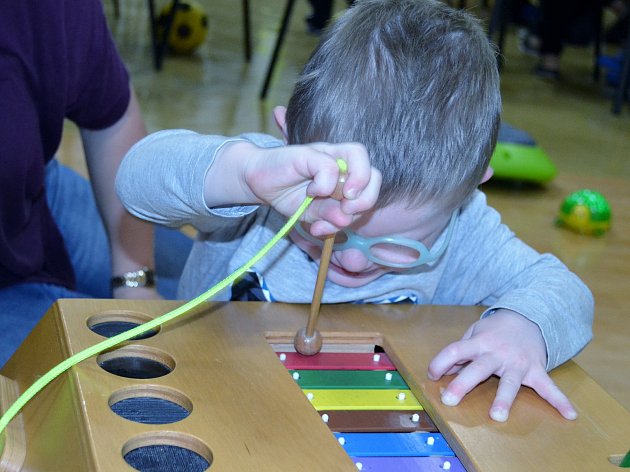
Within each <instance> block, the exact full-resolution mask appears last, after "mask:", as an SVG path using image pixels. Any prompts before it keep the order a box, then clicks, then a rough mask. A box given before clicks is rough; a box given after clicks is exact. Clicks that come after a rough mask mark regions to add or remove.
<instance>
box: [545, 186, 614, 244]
mask: <svg viewBox="0 0 630 472" xmlns="http://www.w3.org/2000/svg"><path fill="white" fill-rule="evenodd" d="M610 217H611V212H610V205H609V204H608V201H607V200H606V198H605V197H604V196H603V195H602V194H601V193H599V192H596V191H594V190H589V189H582V190H578V191H576V192H573V193H572V194H570V195H569V196H568V197H567V198H565V199H564V201H563V202H562V205H561V206H560V214H559V215H558V218H557V220H556V222H557V224H559V225H561V226H565V227H567V228H569V229H571V230H573V231H575V232H577V233H580V234H586V235H591V236H601V235H602V234H604V233H605V232H606V231H608V229H609V228H610Z"/></svg>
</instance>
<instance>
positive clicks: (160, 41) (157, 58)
mask: <svg viewBox="0 0 630 472" xmlns="http://www.w3.org/2000/svg"><path fill="white" fill-rule="evenodd" d="M147 1H148V4H149V26H150V28H151V45H152V47H153V65H154V67H155V70H156V71H160V70H162V62H163V59H164V53H165V52H166V43H167V42H168V36H169V33H170V32H171V26H172V25H173V18H175V12H177V9H178V8H179V2H180V0H172V1H171V10H170V13H169V15H168V16H167V17H166V22H165V24H164V31H163V34H162V38H158V32H157V24H156V21H157V17H156V16H155V2H154V0H147Z"/></svg>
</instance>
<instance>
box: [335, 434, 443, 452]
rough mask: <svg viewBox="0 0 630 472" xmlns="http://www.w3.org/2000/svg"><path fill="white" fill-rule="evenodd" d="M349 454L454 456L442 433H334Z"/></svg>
mask: <svg viewBox="0 0 630 472" xmlns="http://www.w3.org/2000/svg"><path fill="white" fill-rule="evenodd" d="M333 434H334V435H335V437H336V438H337V440H338V441H339V444H341V445H342V446H343V448H344V449H345V451H346V453H347V454H348V455H349V456H363V457H388V456H397V457H410V456H416V457H418V456H454V455H455V453H454V452H453V450H452V449H451V448H450V447H449V445H448V444H447V443H446V441H445V440H444V437H443V436H442V435H441V434H440V433H426V432H414V433H333Z"/></svg>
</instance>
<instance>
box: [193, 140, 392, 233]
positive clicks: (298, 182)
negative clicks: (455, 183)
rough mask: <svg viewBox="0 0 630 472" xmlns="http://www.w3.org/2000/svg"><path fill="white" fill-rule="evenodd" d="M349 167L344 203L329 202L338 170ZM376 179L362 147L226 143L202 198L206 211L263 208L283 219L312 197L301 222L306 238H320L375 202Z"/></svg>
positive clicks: (377, 184)
mask: <svg viewBox="0 0 630 472" xmlns="http://www.w3.org/2000/svg"><path fill="white" fill-rule="evenodd" d="M337 159H343V160H344V161H346V163H347V165H348V172H347V177H346V182H345V184H344V185H343V199H341V200H340V201H338V200H335V199H333V198H332V197H331V195H332V194H333V193H334V191H335V188H336V186H337V182H338V179H339V176H340V169H339V166H338V165H337ZM380 186H381V174H380V172H379V171H378V170H376V169H374V168H373V167H372V166H371V165H370V161H369V158H368V154H367V151H366V149H365V147H364V146H363V145H361V144H357V143H342V144H328V143H314V144H308V145H290V146H282V147H274V148H260V147H257V146H255V145H253V144H251V143H249V142H244V141H236V142H233V143H229V144H227V145H226V146H225V147H224V148H223V149H221V151H220V152H219V153H218V154H217V156H216V159H215V162H214V163H213V165H212V166H211V168H210V169H209V171H208V175H207V176H206V188H205V193H204V196H205V199H206V203H207V204H208V206H209V207H213V206H220V205H234V204H265V205H270V206H272V207H273V208H275V209H276V210H277V211H278V212H280V213H282V214H283V215H286V216H290V215H292V214H293V213H294V212H295V211H296V210H297V208H298V207H299V206H300V204H301V203H302V202H303V201H304V198H305V197H306V196H307V195H309V196H313V197H318V198H315V200H314V201H313V203H311V205H310V206H309V208H308V210H307V211H306V213H305V215H304V216H303V219H304V221H307V222H309V223H312V225H311V233H312V234H313V235H314V236H322V235H325V234H330V233H333V232H335V231H337V230H339V229H340V228H343V227H345V226H348V225H349V224H350V223H352V221H353V217H354V215H356V214H358V213H361V212H364V211H366V210H369V209H370V208H372V206H374V204H375V203H376V199H377V197H378V193H379V190H380Z"/></svg>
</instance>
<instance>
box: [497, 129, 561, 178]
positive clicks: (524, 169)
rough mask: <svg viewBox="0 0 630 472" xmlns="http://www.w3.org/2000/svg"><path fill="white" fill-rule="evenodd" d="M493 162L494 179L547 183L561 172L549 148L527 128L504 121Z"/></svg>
mask: <svg viewBox="0 0 630 472" xmlns="http://www.w3.org/2000/svg"><path fill="white" fill-rule="evenodd" d="M490 165H491V166H492V169H493V170H494V176H493V179H500V180H514V181H518V182H524V183H534V184H545V183H547V182H550V181H551V180H553V179H554V178H555V176H556V174H557V173H558V171H557V169H556V166H555V165H554V163H553V162H551V159H549V156H547V154H546V153H545V151H544V150H543V149H542V148H541V147H540V146H538V145H537V144H536V141H534V139H533V138H532V137H531V136H530V135H529V134H528V133H526V132H525V131H522V130H519V129H517V128H514V127H512V126H510V125H508V124H506V123H501V127H500V128H499V136H498V139H497V145H496V148H495V150H494V153H493V154H492V158H491V160H490Z"/></svg>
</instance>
